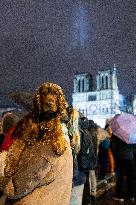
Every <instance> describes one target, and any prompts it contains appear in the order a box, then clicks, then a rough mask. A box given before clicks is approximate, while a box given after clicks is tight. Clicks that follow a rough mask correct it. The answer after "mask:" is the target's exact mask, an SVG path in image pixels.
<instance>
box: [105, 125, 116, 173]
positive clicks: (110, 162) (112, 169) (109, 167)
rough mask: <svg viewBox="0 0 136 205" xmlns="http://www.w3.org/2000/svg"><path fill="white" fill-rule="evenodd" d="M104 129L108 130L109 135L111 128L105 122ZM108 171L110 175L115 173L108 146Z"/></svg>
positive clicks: (110, 134)
mask: <svg viewBox="0 0 136 205" xmlns="http://www.w3.org/2000/svg"><path fill="white" fill-rule="evenodd" d="M105 130H106V131H107V132H108V134H109V136H110V137H111V136H112V129H111V128H110V126H109V125H108V124H106V126H105ZM108 172H109V174H110V175H111V176H114V175H115V162H114V158H113V154H112V151H111V148H110V147H109V149H108Z"/></svg>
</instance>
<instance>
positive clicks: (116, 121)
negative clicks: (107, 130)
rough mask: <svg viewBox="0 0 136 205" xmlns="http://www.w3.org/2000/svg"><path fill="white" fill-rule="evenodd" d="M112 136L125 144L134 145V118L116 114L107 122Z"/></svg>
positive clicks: (135, 129) (135, 127)
mask: <svg viewBox="0 0 136 205" xmlns="http://www.w3.org/2000/svg"><path fill="white" fill-rule="evenodd" d="M109 125H110V127H111V128H112V131H113V134H114V135H116V136H117V137H119V138H120V139H121V140H122V141H124V142H126V143H127V144H136V117H135V116H134V115H132V114H127V113H123V114H117V115H115V116H114V117H113V118H112V120H111V121H110V122H109Z"/></svg>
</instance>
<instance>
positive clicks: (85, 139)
mask: <svg viewBox="0 0 136 205" xmlns="http://www.w3.org/2000/svg"><path fill="white" fill-rule="evenodd" d="M88 128H89V120H88V119H87V118H86V117H85V116H84V115H83V114H82V113H79V131H80V151H79V154H78V155H77V158H76V161H75V163H74V177H73V187H74V188H73V194H72V197H71V203H70V205H73V204H74V205H75V204H76V205H81V204H82V201H83V200H84V199H83V191H84V188H85V184H86V180H87V179H88V175H89V174H91V176H94V174H92V172H91V171H90V173H89V170H93V169H94V166H95V165H94V163H95V164H96V161H97V159H96V155H95V153H94V146H93V142H92V137H91V134H90V132H89V130H88ZM90 178H91V177H90ZM90 185H91V180H90ZM91 186H93V185H91ZM90 189H91V187H90ZM87 201H88V202H89V203H90V202H91V198H90V196H89V197H88V200H87Z"/></svg>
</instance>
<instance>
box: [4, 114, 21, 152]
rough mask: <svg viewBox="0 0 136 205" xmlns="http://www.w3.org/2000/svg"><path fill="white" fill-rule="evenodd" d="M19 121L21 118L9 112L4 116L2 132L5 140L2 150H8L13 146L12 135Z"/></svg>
mask: <svg viewBox="0 0 136 205" xmlns="http://www.w3.org/2000/svg"><path fill="white" fill-rule="evenodd" d="M18 121H19V117H18V116H17V115H16V114H15V113H12V112H7V113H5V114H4V115H3V118H2V130H3V134H4V136H5V138H4V140H3V144H2V150H8V148H9V147H10V145H11V144H12V142H13V138H11V135H12V132H13V131H14V129H15V126H16V124H17V122H18Z"/></svg>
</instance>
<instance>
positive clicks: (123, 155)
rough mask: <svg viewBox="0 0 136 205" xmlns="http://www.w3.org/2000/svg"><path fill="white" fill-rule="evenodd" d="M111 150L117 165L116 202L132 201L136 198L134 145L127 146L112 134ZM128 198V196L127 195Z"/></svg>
mask: <svg viewBox="0 0 136 205" xmlns="http://www.w3.org/2000/svg"><path fill="white" fill-rule="evenodd" d="M111 150H112V153H113V157H114V160H115V165H116V176H117V180H116V197H115V199H116V200H119V201H124V198H126V197H127V198H128V199H129V200H131V201H134V200H135V197H136V163H135V159H134V145H133V144H127V143H125V142H123V141H122V140H121V139H119V138H118V137H117V136H115V135H114V134H112V136H111ZM124 176H126V178H127V180H126V185H127V187H126V192H125V190H124ZM125 193H126V194H127V196H126V194H125Z"/></svg>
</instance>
